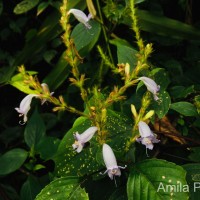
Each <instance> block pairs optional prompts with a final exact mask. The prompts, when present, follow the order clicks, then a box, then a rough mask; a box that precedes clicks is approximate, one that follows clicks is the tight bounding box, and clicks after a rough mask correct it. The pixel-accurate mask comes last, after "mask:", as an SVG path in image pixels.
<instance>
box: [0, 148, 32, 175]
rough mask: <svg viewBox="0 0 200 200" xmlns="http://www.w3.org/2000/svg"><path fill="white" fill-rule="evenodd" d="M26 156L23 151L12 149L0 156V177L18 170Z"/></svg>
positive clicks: (25, 152)
mask: <svg viewBox="0 0 200 200" xmlns="http://www.w3.org/2000/svg"><path fill="white" fill-rule="evenodd" d="M27 156H28V153H27V151H25V150H24V149H12V150H10V151H8V152H6V153H5V154H3V155H2V156H0V163H1V165H0V175H7V174H10V173H12V172H14V171H16V170H17V169H19V168H20V167H21V166H22V164H23V163H24V161H25V160H26V158H27Z"/></svg>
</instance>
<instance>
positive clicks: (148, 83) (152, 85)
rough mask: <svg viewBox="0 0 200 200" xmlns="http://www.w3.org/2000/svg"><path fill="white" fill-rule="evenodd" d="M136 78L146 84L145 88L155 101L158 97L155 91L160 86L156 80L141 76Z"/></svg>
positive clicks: (157, 90)
mask: <svg viewBox="0 0 200 200" xmlns="http://www.w3.org/2000/svg"><path fill="white" fill-rule="evenodd" d="M138 80H140V81H143V83H144V84H145V85H146V87H147V90H149V92H151V93H152V94H153V97H154V100H155V101H157V100H158V99H159V98H158V96H157V93H158V92H159V90H160V86H159V85H157V84H156V82H155V81H154V80H152V79H150V78H148V77H145V76H142V77H140V78H138Z"/></svg>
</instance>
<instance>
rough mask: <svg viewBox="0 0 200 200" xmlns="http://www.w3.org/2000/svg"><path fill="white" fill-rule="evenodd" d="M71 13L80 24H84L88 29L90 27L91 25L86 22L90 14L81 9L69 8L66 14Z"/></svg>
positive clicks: (90, 16)
mask: <svg viewBox="0 0 200 200" xmlns="http://www.w3.org/2000/svg"><path fill="white" fill-rule="evenodd" d="M71 13H72V14H73V15H74V17H75V18H76V19H77V20H78V21H79V22H81V23H82V24H84V25H85V26H86V27H87V28H88V29H91V28H92V27H91V25H90V24H89V23H88V22H89V20H90V19H91V18H92V15H91V14H89V15H88V16H87V15H86V14H85V13H84V12H83V11H81V10H78V9H74V8H72V9H70V10H69V11H68V14H71Z"/></svg>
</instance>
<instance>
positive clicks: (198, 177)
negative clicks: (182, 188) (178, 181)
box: [183, 163, 200, 200]
mask: <svg viewBox="0 0 200 200" xmlns="http://www.w3.org/2000/svg"><path fill="white" fill-rule="evenodd" d="M183 168H184V169H185V170H186V171H187V177H186V180H187V182H188V185H189V188H190V200H196V199H200V190H199V188H200V182H199V181H200V173H199V171H200V164H198V163H197V164H194V163H192V164H186V165H183Z"/></svg>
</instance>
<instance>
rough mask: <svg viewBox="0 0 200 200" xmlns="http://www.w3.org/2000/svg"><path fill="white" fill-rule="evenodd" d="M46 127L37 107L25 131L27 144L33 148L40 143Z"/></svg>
mask: <svg viewBox="0 0 200 200" xmlns="http://www.w3.org/2000/svg"><path fill="white" fill-rule="evenodd" d="M45 132H46V127H45V125H44V122H43V120H42V118H41V117H40V115H39V113H38V111H37V109H36V110H35V111H34V113H33V115H32V116H31V118H30V119H29V120H28V123H27V125H26V128H25V131H24V139H25V142H26V144H27V145H28V146H29V147H30V148H31V147H34V146H35V145H36V144H38V143H39V141H40V140H41V138H42V137H44V135H45Z"/></svg>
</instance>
